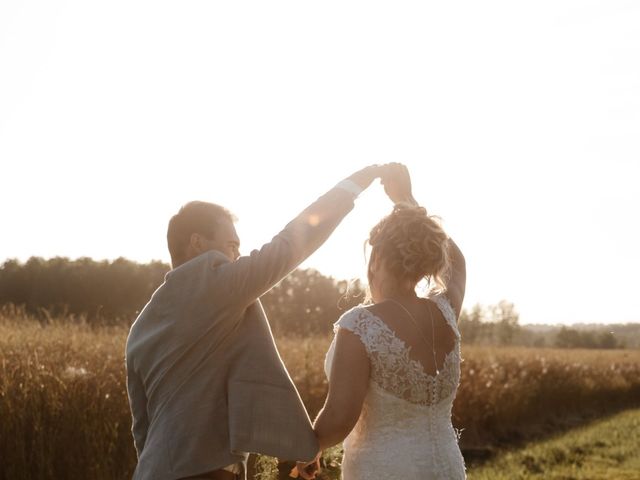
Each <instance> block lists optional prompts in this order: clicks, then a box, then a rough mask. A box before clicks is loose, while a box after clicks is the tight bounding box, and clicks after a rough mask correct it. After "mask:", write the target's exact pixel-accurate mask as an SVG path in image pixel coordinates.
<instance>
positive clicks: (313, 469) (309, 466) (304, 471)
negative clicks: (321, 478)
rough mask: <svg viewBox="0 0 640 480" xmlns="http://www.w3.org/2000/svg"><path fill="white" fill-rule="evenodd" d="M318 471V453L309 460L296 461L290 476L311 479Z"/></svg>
mask: <svg viewBox="0 0 640 480" xmlns="http://www.w3.org/2000/svg"><path fill="white" fill-rule="evenodd" d="M319 471H320V453H318V456H317V457H316V458H314V459H313V460H312V461H311V462H298V463H297V465H296V466H295V468H294V469H293V470H291V473H290V474H289V476H290V477H293V478H298V476H300V477H302V478H304V479H305V480H313V479H314V478H316V474H317V473H318V472H319Z"/></svg>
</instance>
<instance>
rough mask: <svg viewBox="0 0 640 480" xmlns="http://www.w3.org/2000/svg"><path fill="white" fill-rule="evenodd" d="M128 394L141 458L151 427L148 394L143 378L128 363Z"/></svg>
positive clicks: (132, 430)
mask: <svg viewBox="0 0 640 480" xmlns="http://www.w3.org/2000/svg"><path fill="white" fill-rule="evenodd" d="M127 394H128V395H129V405H130V406H131V416H132V427H131V432H132V433H133V443H134V446H135V447H136V454H137V455H138V458H140V455H141V454H142V449H143V448H144V444H145V441H146V439H147V431H148V429H149V418H148V416H147V396H146V394H145V391H144V386H143V384H142V380H141V379H140V377H139V376H138V375H137V373H136V372H135V371H133V369H132V368H130V366H129V365H127Z"/></svg>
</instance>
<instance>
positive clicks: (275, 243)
mask: <svg viewBox="0 0 640 480" xmlns="http://www.w3.org/2000/svg"><path fill="white" fill-rule="evenodd" d="M385 168H386V167H384V166H382V167H378V166H371V167H367V168H364V169H362V170H360V171H358V172H356V173H354V174H353V175H351V176H350V177H349V178H347V179H346V180H343V181H342V182H340V183H338V184H337V185H336V187H334V188H332V189H331V190H329V191H328V192H327V193H325V194H324V195H323V196H322V197H320V198H319V199H318V200H316V201H315V202H314V203H312V204H311V205H310V206H309V207H307V208H306V209H305V210H304V211H303V212H302V213H301V214H300V215H298V216H297V217H296V218H295V219H293V220H292V221H291V222H290V223H289V224H288V225H287V226H286V227H285V228H284V230H282V231H281V232H280V233H279V234H278V235H276V236H275V237H274V238H273V240H272V241H271V242H269V243H267V244H265V245H264V246H263V247H262V248H261V249H260V250H254V251H252V252H251V254H249V255H247V256H240V255H239V252H238V249H239V246H240V240H239V239H238V235H237V234H236V230H235V228H234V225H233V217H232V215H231V214H230V213H229V212H228V211H227V210H226V209H224V208H222V207H220V206H218V205H215V204H211V203H204V202H191V203H188V204H186V205H185V206H183V207H182V208H181V209H180V211H179V212H178V213H177V214H176V215H175V216H174V217H173V218H172V219H171V221H170V222H169V228H168V232H167V240H168V244H169V251H170V253H171V263H172V268H173V269H172V270H171V271H170V272H169V273H167V275H166V277H165V281H164V283H163V284H162V285H161V286H160V287H159V288H158V289H157V290H156V291H155V292H154V294H153V295H152V297H151V299H150V300H149V302H148V303H147V305H146V306H145V307H144V309H143V310H142V312H141V313H140V315H139V316H138V318H137V319H136V321H135V323H134V324H133V326H132V327H131V331H130V332H129V337H128V339H127V346H126V367H127V391H128V394H129V403H130V406H131V413H132V417H133V427H132V431H133V437H134V444H135V447H136V451H137V454H138V465H137V467H136V470H135V473H134V479H137V480H147V479H153V480H176V479H183V478H209V479H238V478H245V477H246V468H245V465H246V459H247V452H257V453H263V454H267V455H271V456H275V457H280V458H286V459H290V460H311V459H312V458H314V457H315V455H316V454H317V452H318V444H317V441H316V439H315V436H314V434H313V431H312V429H311V423H310V421H309V417H308V415H307V412H306V410H305V408H304V406H303V404H302V402H301V400H300V396H299V395H298V392H297V390H296V388H295V386H294V385H293V382H292V381H291V378H290V377H289V374H288V372H287V370H286V369H285V367H284V365H283V363H282V360H281V359H280V356H279V354H278V351H277V349H276V347H275V344H274V342H273V337H272V335H271V330H270V328H269V325H268V323H267V319H266V317H265V313H264V310H263V309H262V306H261V304H260V300H259V298H260V296H261V295H263V294H264V293H265V292H267V291H268V290H269V289H270V288H271V287H273V286H274V285H275V284H276V283H278V282H279V281H280V280H281V279H282V278H283V277H285V276H286V275H287V274H289V273H290V272H291V271H292V270H293V269H295V268H296V267H297V266H298V265H299V264H300V263H301V262H302V261H303V260H305V259H306V258H307V257H308V256H309V255H311V254H312V253H313V252H314V251H315V250H316V249H317V248H318V247H320V245H322V243H324V241H325V240H326V239H327V238H328V237H329V235H330V234H331V233H332V232H333V230H334V229H335V228H336V227H337V225H338V224H339V223H340V221H341V220H342V219H343V218H344V216H345V215H346V214H347V213H349V212H350V211H351V209H352V208H353V206H354V200H355V198H356V197H357V195H358V194H359V193H360V192H361V191H362V190H364V189H365V188H367V187H368V186H369V185H370V184H371V182H372V181H373V180H374V179H375V178H377V177H379V176H380V173H381V171H382V170H383V169H385Z"/></svg>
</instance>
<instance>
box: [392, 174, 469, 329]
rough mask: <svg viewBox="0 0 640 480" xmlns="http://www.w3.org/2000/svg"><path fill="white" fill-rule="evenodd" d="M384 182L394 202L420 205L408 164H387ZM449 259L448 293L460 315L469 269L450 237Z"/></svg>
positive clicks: (452, 304) (457, 313)
mask: <svg viewBox="0 0 640 480" xmlns="http://www.w3.org/2000/svg"><path fill="white" fill-rule="evenodd" d="M382 183H383V185H384V191H385V192H386V194H387V195H388V196H389V198H390V199H391V201H392V202H393V203H394V204H398V203H406V204H409V205H416V206H417V205H418V202H417V201H416V200H415V198H413V193H412V191H411V190H412V189H411V177H410V175H409V170H408V169H407V167H406V166H404V165H402V164H400V163H392V164H389V165H387V166H386V167H385V170H384V171H383V175H382ZM449 259H450V274H449V276H448V278H447V279H446V295H447V298H448V299H449V301H450V302H451V306H452V307H453V309H454V310H455V312H456V315H457V316H458V317H459V316H460V311H461V310H462V302H463V300H464V291H465V286H466V281H467V270H466V264H465V259H464V255H462V252H461V251H460V248H458V245H456V243H455V242H454V241H453V240H452V239H451V238H449Z"/></svg>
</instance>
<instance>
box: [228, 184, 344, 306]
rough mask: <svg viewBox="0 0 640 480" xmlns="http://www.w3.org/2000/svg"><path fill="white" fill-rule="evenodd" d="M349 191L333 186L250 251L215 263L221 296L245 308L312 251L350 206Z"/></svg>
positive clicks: (324, 239) (321, 242) (319, 244)
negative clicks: (261, 244) (276, 232)
mask: <svg viewBox="0 0 640 480" xmlns="http://www.w3.org/2000/svg"><path fill="white" fill-rule="evenodd" d="M353 200H354V198H353V195H352V194H351V193H349V192H347V191H345V190H343V189H341V188H333V189H331V190H329V191H328V192H327V193H326V194H325V195H323V196H322V197H320V198H319V199H318V200H316V201H315V202H314V203H312V204H311V205H309V206H308V207H307V208H306V209H305V210H304V211H302V213H300V214H299V215H298V216H297V217H296V218H294V219H293V220H292V221H291V222H289V223H288V224H287V226H286V227H285V228H284V229H283V230H282V231H281V232H280V233H279V234H277V235H276V236H275V237H274V238H273V239H272V240H271V242H269V243H267V244H265V245H264V246H263V247H262V248H261V249H260V250H254V251H252V252H251V254H250V255H247V256H243V257H240V258H239V259H238V260H236V261H235V262H230V263H227V264H224V265H221V266H219V267H217V269H216V270H217V273H216V276H218V282H217V284H218V285H221V286H222V288H223V289H224V290H225V293H226V295H225V297H226V299H227V300H228V301H229V302H230V303H231V302H233V303H234V304H236V305H237V306H238V307H241V308H246V306H247V305H249V304H251V303H253V302H254V301H255V300H256V299H257V298H259V297H260V296H262V295H263V294H264V293H266V292H267V291H268V290H270V289H271V288H272V287H273V286H274V285H275V284H277V283H278V282H279V281H280V280H282V279H283V278H284V277H285V276H287V275H288V274H289V273H290V272H291V271H292V270H294V269H295V268H296V267H297V266H298V265H300V264H301V263H302V262H303V261H304V260H305V259H306V258H307V257H309V256H310V255H311V254H312V253H313V252H315V251H316V250H317V249H318V248H319V247H320V246H321V245H322V244H323V243H324V242H325V241H326V240H327V239H328V238H329V236H330V235H331V233H332V232H333V231H334V230H335V228H336V227H337V226H338V225H339V223H340V222H341V221H342V219H343V218H344V217H345V216H346V215H347V214H348V213H349V212H350V211H351V210H352V209H353V206H354V203H353Z"/></svg>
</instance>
